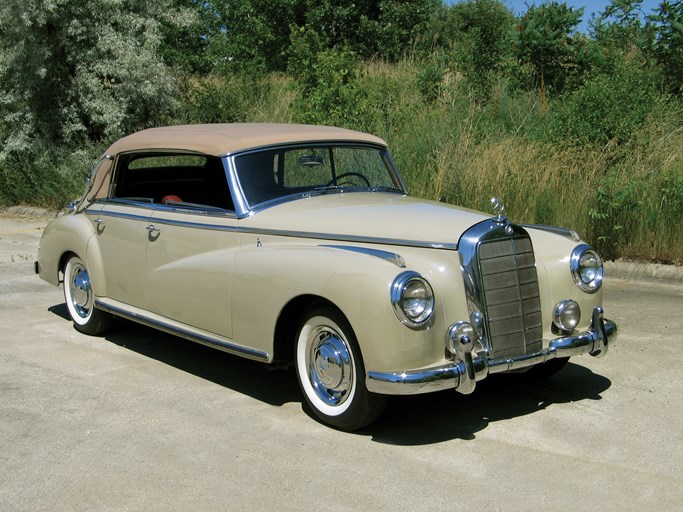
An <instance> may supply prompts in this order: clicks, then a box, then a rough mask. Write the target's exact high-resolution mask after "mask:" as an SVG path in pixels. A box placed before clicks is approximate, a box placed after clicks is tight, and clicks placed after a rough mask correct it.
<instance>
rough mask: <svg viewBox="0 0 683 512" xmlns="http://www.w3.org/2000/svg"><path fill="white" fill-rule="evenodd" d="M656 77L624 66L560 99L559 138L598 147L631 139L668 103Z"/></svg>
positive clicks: (556, 126) (556, 129) (555, 131)
mask: <svg viewBox="0 0 683 512" xmlns="http://www.w3.org/2000/svg"><path fill="white" fill-rule="evenodd" d="M655 78H656V77H655V76H653V74H651V73H648V72H647V71H645V70H642V69H638V68H636V67H634V66H622V67H621V68H620V69H617V70H615V71H614V72H613V73H611V74H602V75H599V76H596V77H595V78H593V79H592V80H589V81H587V82H586V83H585V84H584V86H583V87H582V88H580V89H578V90H576V91H575V92H573V93H571V94H569V95H567V96H565V97H563V98H561V99H559V100H558V105H557V112H556V114H557V115H556V117H555V126H554V127H553V128H554V133H555V135H556V139H557V140H558V141H559V140H561V139H563V138H570V139H573V140H575V141H579V142H581V143H589V144H598V145H604V144H606V143H607V142H609V141H611V140H615V141H617V142H625V141H627V140H629V139H630V138H631V137H632V136H633V135H634V134H635V133H636V132H637V131H638V130H639V129H640V128H641V126H642V125H643V122H644V121H645V119H646V118H647V116H648V115H650V114H652V113H653V112H654V111H656V110H657V108H658V107H659V105H660V104H662V103H664V99H665V98H663V97H662V96H661V94H660V93H659V91H658V88H657V83H656V81H655Z"/></svg>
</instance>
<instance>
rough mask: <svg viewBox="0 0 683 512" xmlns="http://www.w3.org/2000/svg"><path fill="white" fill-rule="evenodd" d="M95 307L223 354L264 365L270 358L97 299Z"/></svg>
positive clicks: (264, 353)
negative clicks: (254, 360)
mask: <svg viewBox="0 0 683 512" xmlns="http://www.w3.org/2000/svg"><path fill="white" fill-rule="evenodd" d="M95 307H97V308H98V309H101V310H103V311H107V312H108V313H111V314H113V315H117V316H121V317H124V318H127V319H128V320H132V321H134V322H137V323H140V324H143V325H147V326H149V327H153V328H154V329H158V330H160V331H164V332H167V333H169V334H173V335H175V336H180V337H181V338H185V339H188V340H190V341H194V342H196V343H200V344H202V345H206V346H208V347H211V348H215V349H218V350H222V351H223V352H228V353H230V354H234V355H238V356H244V357H248V358H250V359H256V360H258V361H263V362H266V363H267V362H268V361H269V359H270V356H269V355H268V353H266V352H262V351H260V350H255V349H252V348H248V347H243V346H241V345H235V344H234V343H231V342H228V341H225V340H223V339H220V338H218V337H214V336H209V335H208V334H202V333H199V332H195V331H191V330H189V329H182V328H180V327H176V326H173V325H171V324H168V323H166V322H162V321H159V320H155V319H153V318H151V317H148V316H145V315H143V314H140V313H134V312H132V311H128V310H126V309H123V308H120V307H117V306H113V305H111V304H107V303H106V302H103V301H102V300H99V299H98V300H95Z"/></svg>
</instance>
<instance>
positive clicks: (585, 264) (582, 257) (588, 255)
mask: <svg viewBox="0 0 683 512" xmlns="http://www.w3.org/2000/svg"><path fill="white" fill-rule="evenodd" d="M569 268H570V269H571V272H572V277H573V278H574V282H575V283H576V286H578V287H579V288H581V289H582V290H583V291H584V292H587V293H595V292H597V291H598V290H599V289H600V286H602V277H603V268H602V258H600V255H599V254H598V253H597V252H595V251H594V250H593V249H592V248H591V247H590V246H589V245H586V244H581V245H578V246H576V248H575V249H574V251H573V252H572V257H571V260H570V262H569Z"/></svg>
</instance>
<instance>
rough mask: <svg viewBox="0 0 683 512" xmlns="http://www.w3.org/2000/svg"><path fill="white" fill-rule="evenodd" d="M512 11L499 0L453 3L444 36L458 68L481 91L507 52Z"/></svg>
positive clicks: (470, 0) (508, 49) (486, 87)
mask: <svg viewBox="0 0 683 512" xmlns="http://www.w3.org/2000/svg"><path fill="white" fill-rule="evenodd" d="M513 25H514V15H513V14H512V12H511V11H510V10H509V9H508V8H507V7H505V5H504V4H503V3H502V2H501V1H500V0H468V1H466V2H460V3H457V4H455V5H453V6H452V7H451V8H450V10H449V12H448V17H447V20H446V31H447V32H446V38H447V39H448V45H449V47H450V48H451V51H452V53H453V55H454V58H455V61H456V63H457V65H458V67H459V69H460V70H461V71H462V72H463V73H464V75H465V76H466V77H467V78H468V79H469V80H470V82H472V84H473V85H474V86H475V87H477V88H478V89H480V90H482V91H486V90H487V89H488V88H489V85H490V81H491V78H492V76H494V75H495V74H496V72H497V71H499V69H500V67H501V65H502V63H503V61H504V59H505V57H506V56H507V55H508V54H509V53H510V41H509V33H510V31H511V29H512V27H513Z"/></svg>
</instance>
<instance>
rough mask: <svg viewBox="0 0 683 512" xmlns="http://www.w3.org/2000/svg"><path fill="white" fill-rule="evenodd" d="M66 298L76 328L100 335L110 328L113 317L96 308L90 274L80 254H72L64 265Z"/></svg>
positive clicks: (86, 332)
mask: <svg viewBox="0 0 683 512" xmlns="http://www.w3.org/2000/svg"><path fill="white" fill-rule="evenodd" d="M64 300H65V301H66V308H67V309H68V310H69V316H71V319H72V320H73V322H74V327H75V328H76V330H78V331H80V332H82V333H84V334H90V335H98V334H102V333H104V332H105V331H106V330H107V329H108V328H109V326H110V324H111V320H112V317H111V315H110V314H109V313H105V312H104V311H101V310H99V309H97V308H95V294H94V292H93V289H92V283H91V281H90V274H88V269H87V268H86V266H85V264H84V263H83V261H81V259H80V258H79V257H78V256H71V257H70V258H69V260H68V261H67V262H66V265H65V266H64Z"/></svg>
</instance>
